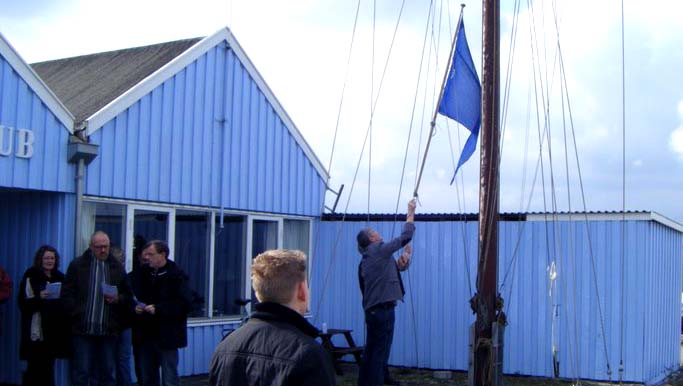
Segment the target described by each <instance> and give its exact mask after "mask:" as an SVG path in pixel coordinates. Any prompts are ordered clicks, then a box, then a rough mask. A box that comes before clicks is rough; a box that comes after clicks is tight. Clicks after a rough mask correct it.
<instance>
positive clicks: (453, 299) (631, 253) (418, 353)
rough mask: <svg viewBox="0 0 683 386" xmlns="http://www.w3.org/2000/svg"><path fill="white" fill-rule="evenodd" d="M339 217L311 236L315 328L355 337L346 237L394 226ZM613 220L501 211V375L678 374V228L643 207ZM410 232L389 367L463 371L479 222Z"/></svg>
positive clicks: (354, 257)
mask: <svg viewBox="0 0 683 386" xmlns="http://www.w3.org/2000/svg"><path fill="white" fill-rule="evenodd" d="M340 217H341V216H338V217H329V216H328V218H327V220H328V221H323V222H322V223H321V226H320V232H319V235H318V236H317V239H316V241H315V243H316V245H317V249H316V254H315V255H316V256H317V259H316V264H315V266H314V268H313V273H312V277H313V283H312V286H313V288H314V289H315V290H314V291H313V295H314V304H313V306H312V309H313V310H314V311H316V310H317V314H316V315H315V317H314V318H315V320H316V321H317V322H318V323H322V322H326V323H327V325H328V326H334V327H338V328H348V329H353V331H354V340H355V341H356V342H363V341H365V336H364V333H365V332H364V329H365V327H364V321H363V311H362V307H361V298H360V290H359V289H358V283H357V281H358V279H357V274H358V273H357V267H358V263H359V260H360V256H359V254H358V252H357V250H356V245H355V242H354V240H355V235H356V233H357V232H358V231H359V230H360V229H361V228H364V227H366V226H370V227H372V228H375V229H377V230H378V231H379V232H380V234H382V235H383V236H384V238H385V239H389V238H391V237H392V235H393V236H396V235H398V234H399V233H400V229H401V223H395V222H394V221H393V215H373V216H371V218H370V222H367V219H368V217H367V215H348V216H346V219H345V221H340ZM403 218H405V217H403ZM621 218H622V216H621V215H620V214H616V213H591V214H588V215H583V214H573V215H569V214H562V215H552V214H550V215H542V214H528V215H502V216H501V220H502V221H501V223H500V233H499V256H500V257H499V258H500V262H499V286H500V287H499V291H500V292H501V294H502V296H503V298H504V301H505V312H506V314H507V316H508V321H509V325H508V327H507V330H506V332H505V347H504V358H505V361H504V372H505V373H506V374H525V375H534V376H546V377H552V376H553V375H554V364H555V363H557V366H558V370H559V372H558V375H559V376H560V377H565V378H575V377H577V376H578V377H581V378H583V379H599V380H608V379H609V378H610V374H608V366H607V365H608V364H609V368H610V369H611V379H612V380H617V379H619V375H620V374H619V363H620V362H621V361H622V360H623V363H624V365H623V372H622V374H621V376H622V379H623V380H624V381H629V382H642V383H653V382H655V381H658V380H661V379H662V378H663V377H664V376H666V375H668V374H670V373H671V372H673V371H674V370H677V369H678V366H679V349H680V346H679V343H680V331H681V330H680V329H681V311H680V309H681V275H682V274H683V272H682V270H681V257H683V226H681V225H680V224H677V223H675V222H673V221H671V220H669V219H667V218H665V217H663V216H660V215H658V214H656V213H650V212H632V213H627V214H626V216H625V218H626V221H625V222H622V221H621ZM416 228H417V230H416V234H415V238H414V243H413V244H414V247H413V248H414V249H413V262H412V263H411V267H410V269H409V270H408V272H407V273H405V274H404V275H403V280H404V284H405V286H406V291H407V293H406V296H405V304H400V305H399V306H398V307H397V315H396V329H395V335H394V343H393V346H392V352H391V358H390V363H391V364H392V365H397V366H409V367H422V368H431V369H451V370H463V371H466V370H467V368H468V344H469V341H468V337H469V327H470V325H471V324H472V323H473V322H474V316H473V314H472V311H471V309H470V306H469V299H470V297H471V296H472V295H473V294H474V291H475V290H476V282H475V278H476V267H477V249H478V246H477V240H478V223H477V219H476V216H474V215H469V216H458V215H419V214H418V215H417V216H416ZM622 230H623V235H624V240H625V242H624V244H623V245H625V251H626V252H625V254H624V257H623V263H622V253H621V251H622ZM337 240H341V241H340V242H338V241H337ZM335 245H336V247H332V246H335ZM622 266H623V274H622V271H621V269H620V268H621V267H622ZM622 278H623V279H622ZM622 284H623V289H622ZM316 290H317V291H316Z"/></svg>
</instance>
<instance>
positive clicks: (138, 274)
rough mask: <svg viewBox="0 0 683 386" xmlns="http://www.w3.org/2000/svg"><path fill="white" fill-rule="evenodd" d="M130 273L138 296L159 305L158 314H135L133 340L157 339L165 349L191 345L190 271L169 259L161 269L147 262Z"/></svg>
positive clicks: (139, 299)
mask: <svg viewBox="0 0 683 386" xmlns="http://www.w3.org/2000/svg"><path fill="white" fill-rule="evenodd" d="M130 277H131V282H132V284H133V293H134V294H135V296H136V298H137V300H138V301H139V302H142V303H144V304H147V305H149V304H154V308H155V314H154V315H151V314H148V313H143V314H141V315H136V316H135V318H134V321H133V344H134V345H139V344H140V343H142V342H155V343H156V344H157V345H158V346H159V348H161V349H165V350H170V349H175V348H181V347H185V346H187V315H188V313H189V312H190V305H191V302H192V291H191V290H190V288H189V287H188V284H187V275H185V273H184V272H183V271H182V270H181V269H180V268H179V267H178V266H177V265H176V263H174V262H173V261H172V260H168V261H167V262H166V264H165V265H164V266H163V267H161V268H159V269H158V270H155V269H151V268H149V267H147V266H143V267H140V268H139V269H136V270H134V271H133V272H131V274H130Z"/></svg>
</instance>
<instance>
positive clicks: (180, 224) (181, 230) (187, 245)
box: [174, 210, 209, 317]
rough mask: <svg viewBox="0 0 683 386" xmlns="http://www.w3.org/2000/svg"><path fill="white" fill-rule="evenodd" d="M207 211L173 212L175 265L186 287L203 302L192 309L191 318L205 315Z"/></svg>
mask: <svg viewBox="0 0 683 386" xmlns="http://www.w3.org/2000/svg"><path fill="white" fill-rule="evenodd" d="M208 218H209V217H208V214H207V213H206V212H191V211H183V210H178V211H176V219H175V250H174V257H175V262H176V264H178V266H179V267H180V268H181V269H182V270H183V271H185V273H186V274H187V275H188V276H189V285H190V288H192V289H193V290H195V291H197V293H198V294H199V296H201V297H203V298H204V305H202V306H201V307H199V306H197V307H195V308H193V310H192V312H191V313H190V316H191V317H201V316H207V315H208V313H207V309H206V300H207V299H208V298H209V296H208V294H209V279H208V271H209V249H208V245H209V243H208V234H209V231H208V228H209V224H208Z"/></svg>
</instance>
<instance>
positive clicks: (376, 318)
mask: <svg viewBox="0 0 683 386" xmlns="http://www.w3.org/2000/svg"><path fill="white" fill-rule="evenodd" d="M414 217H415V200H414V199H413V200H411V201H409V202H408V215H407V217H406V223H405V224H404V225H403V231H402V232H401V235H400V236H398V237H397V238H395V239H393V240H391V241H389V242H386V243H385V242H384V240H383V239H382V236H380V234H379V233H378V232H377V231H376V230H374V229H371V228H366V229H363V230H361V231H360V232H358V235H357V236H356V240H357V241H358V251H359V252H360V254H361V255H362V256H363V257H362V259H361V262H360V264H359V265H358V282H359V284H360V290H361V293H362V295H363V309H364V310H365V326H366V329H367V339H366V342H365V351H364V353H363V363H362V364H361V368H360V371H359V373H358V386H380V385H382V384H398V382H395V381H393V380H391V379H390V378H389V374H388V371H387V362H388V360H389V353H390V352H391V341H392V340H393V337H394V320H395V314H394V308H395V307H396V302H397V301H398V300H403V295H404V293H405V290H404V289H403V281H402V280H401V274H400V273H399V271H402V270H405V269H406V268H407V267H408V264H409V259H410V254H411V252H412V249H411V248H410V246H408V245H407V244H408V243H409V242H410V241H411V240H412V238H413V234H414V232H415V225H414V224H413V220H414ZM404 246H405V247H406V248H405V249H404V253H403V255H402V256H401V257H400V258H399V260H398V262H397V261H396V260H394V257H393V254H394V252H396V251H398V250H399V249H401V248H402V247H404Z"/></svg>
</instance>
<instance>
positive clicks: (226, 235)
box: [80, 201, 311, 318]
mask: <svg viewBox="0 0 683 386" xmlns="http://www.w3.org/2000/svg"><path fill="white" fill-rule="evenodd" d="M81 224H82V236H83V237H82V238H81V240H82V244H83V245H81V246H80V247H81V248H82V249H85V248H86V247H87V244H86V242H87V237H88V236H87V235H90V234H92V232H94V231H96V230H102V231H104V232H106V233H107V234H108V235H109V237H110V239H111V244H112V248H113V249H114V250H115V249H116V248H120V249H121V252H122V253H124V254H125V259H126V269H127V270H129V271H130V270H132V269H135V268H136V267H137V266H138V265H139V260H138V259H139V257H140V253H141V252H142V246H143V245H144V244H145V243H146V242H148V241H150V240H155V239H158V240H166V241H167V242H168V244H169V247H170V249H171V256H170V258H171V259H172V260H174V261H175V262H176V264H178V265H179V266H180V267H181V268H182V269H183V271H185V272H186V273H187V274H188V276H189V282H190V286H191V287H192V288H193V289H194V290H195V291H197V292H198V293H199V294H200V295H201V296H203V297H204V300H205V302H204V307H203V308H202V309H201V310H197V311H195V312H194V314H193V315H191V316H192V317H209V318H211V317H214V318H215V317H233V316H237V315H239V314H240V308H239V307H240V306H238V305H237V304H235V300H236V299H240V298H244V297H251V296H252V295H251V282H250V275H249V270H250V264H251V259H252V258H253V257H255V256H256V255H258V254H259V253H261V252H263V251H266V250H268V249H274V248H287V249H299V250H302V251H304V252H305V253H306V255H307V256H308V255H309V251H310V240H311V221H310V219H302V218H285V217H281V216H280V217H278V216H275V215H273V216H270V215H252V214H240V213H234V212H231V213H227V212H226V213H223V215H222V217H221V213H219V212H216V211H211V210H206V211H201V210H188V209H184V208H183V209H180V208H173V207H155V206H149V205H137V204H126V203H112V202H102V201H84V203H83V216H82V223H81ZM309 271H310V270H309Z"/></svg>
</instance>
